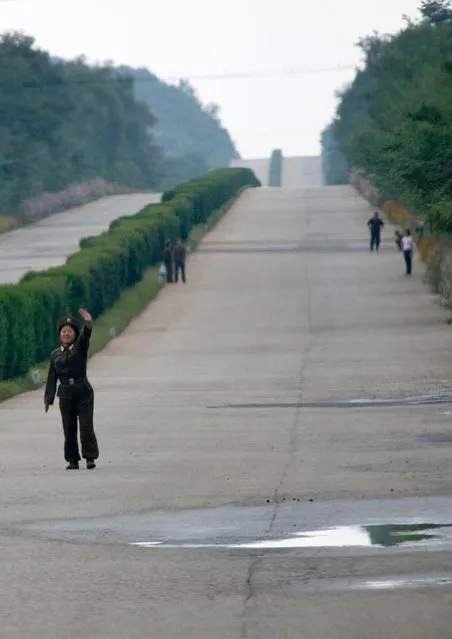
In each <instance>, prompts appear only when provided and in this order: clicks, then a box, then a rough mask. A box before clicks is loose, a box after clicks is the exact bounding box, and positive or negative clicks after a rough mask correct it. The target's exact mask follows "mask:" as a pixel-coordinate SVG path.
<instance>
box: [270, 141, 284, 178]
mask: <svg viewBox="0 0 452 639" xmlns="http://www.w3.org/2000/svg"><path fill="white" fill-rule="evenodd" d="M282 168H283V156H282V152H281V150H280V149H275V150H274V151H273V152H272V154H271V157H270V166H269V169H268V186H282Z"/></svg>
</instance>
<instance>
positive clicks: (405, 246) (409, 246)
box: [401, 229, 414, 275]
mask: <svg viewBox="0 0 452 639" xmlns="http://www.w3.org/2000/svg"><path fill="white" fill-rule="evenodd" d="M401 246H402V251H403V257H404V259H405V265H406V272H405V275H411V269H412V264H413V248H414V241H413V236H412V235H411V231H410V229H406V231H405V235H404V236H403V237H402V239H401Z"/></svg>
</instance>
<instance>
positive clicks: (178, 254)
mask: <svg viewBox="0 0 452 639" xmlns="http://www.w3.org/2000/svg"><path fill="white" fill-rule="evenodd" d="M186 258H187V249H186V248H185V246H184V244H183V242H182V240H178V241H177V243H176V246H175V248H174V273H175V277H176V279H175V281H176V282H177V281H178V280H179V271H180V272H181V275H182V281H183V282H184V283H185V261H186Z"/></svg>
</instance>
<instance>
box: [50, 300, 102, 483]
mask: <svg viewBox="0 0 452 639" xmlns="http://www.w3.org/2000/svg"><path fill="white" fill-rule="evenodd" d="M79 313H80V315H81V316H82V318H83V322H84V326H83V330H82V331H81V332H80V329H79V327H78V325H77V322H76V320H75V319H74V318H73V317H65V318H63V319H62V320H61V321H60V322H59V324H58V333H59V337H60V342H61V345H60V346H59V348H57V349H56V350H54V351H53V352H52V354H51V356H50V365H49V373H48V376H47V384H46V387H45V391H44V407H45V412H46V413H47V411H48V410H49V406H51V405H52V404H53V402H54V399H55V393H56V392H57V388H56V387H57V382H58V381H59V382H60V384H59V387H58V393H57V395H58V397H59V400H60V412H61V418H62V421H63V431H64V457H65V459H66V461H67V462H68V465H67V469H68V470H78V468H79V461H80V453H79V447H78V437H77V431H78V423H77V422H79V423H80V440H81V444H82V457H83V458H84V459H86V467H87V468H88V469H92V468H95V467H96V464H95V460H96V459H97V458H98V457H99V448H98V444H97V439H96V435H95V433H94V426H93V415H94V391H93V388H92V386H91V384H90V383H89V381H88V378H87V376H86V364H87V359H88V349H89V342H90V337H91V332H92V328H93V320H92V317H91V315H90V314H89V313H88V311H87V310H86V309H84V308H81V309H79Z"/></svg>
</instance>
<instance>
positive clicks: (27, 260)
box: [0, 193, 161, 284]
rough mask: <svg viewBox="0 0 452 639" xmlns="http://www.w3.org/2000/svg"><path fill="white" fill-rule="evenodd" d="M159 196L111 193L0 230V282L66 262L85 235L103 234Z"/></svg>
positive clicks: (15, 280)
mask: <svg viewBox="0 0 452 639" xmlns="http://www.w3.org/2000/svg"><path fill="white" fill-rule="evenodd" d="M160 197H161V195H160V194H156V193H134V194H132V195H111V196H109V197H105V198H102V199H100V200H97V201H96V202H91V203H90V204H85V205H84V206H81V207H78V208H75V209H71V210H70V211H65V212H64V213H57V214H55V215H51V216H49V217H47V218H45V219H44V220H41V221H40V222H37V223H36V224H32V225H30V226H25V227H23V228H20V229H16V230H14V231H10V232H9V233H4V234H1V235H0V283H2V284H6V283H8V284H9V283H14V282H17V281H18V280H20V278H21V277H22V276H23V275H24V274H25V273H26V272H27V271H30V270H35V271H41V270H43V269H46V268H49V267H51V266H59V265H60V264H64V262H65V261H66V258H67V256H68V255H70V254H71V253H74V252H75V251H77V250H78V248H79V241H80V239H81V238H82V237H87V236H89V235H100V233H103V231H106V230H107V229H108V227H109V226H110V223H111V222H112V221H113V220H115V219H116V218H118V217H121V216H122V215H134V214H135V213H138V211H139V210H140V209H142V208H143V207H144V206H146V205H147V204H150V203H152V202H159V201H160Z"/></svg>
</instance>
